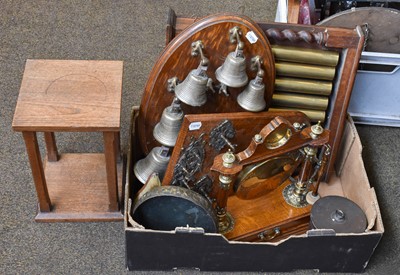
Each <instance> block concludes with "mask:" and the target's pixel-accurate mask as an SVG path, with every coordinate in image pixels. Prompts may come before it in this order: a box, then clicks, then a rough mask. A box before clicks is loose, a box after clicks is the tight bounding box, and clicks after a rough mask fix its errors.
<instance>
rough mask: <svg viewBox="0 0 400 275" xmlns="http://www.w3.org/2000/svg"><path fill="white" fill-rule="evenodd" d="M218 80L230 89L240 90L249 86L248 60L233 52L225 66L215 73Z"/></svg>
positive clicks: (227, 58) (226, 60)
mask: <svg viewBox="0 0 400 275" xmlns="http://www.w3.org/2000/svg"><path fill="white" fill-rule="evenodd" d="M215 77H216V78H217V80H218V81H219V82H220V83H221V84H224V85H226V86H228V87H233V88H239V87H243V86H244V85H246V84H247V81H248V77H247V74H246V59H245V58H244V56H243V55H236V53H235V52H231V53H229V54H228V56H227V57H226V59H225V62H224V64H222V66H221V67H219V68H218V69H217V70H216V71H215Z"/></svg>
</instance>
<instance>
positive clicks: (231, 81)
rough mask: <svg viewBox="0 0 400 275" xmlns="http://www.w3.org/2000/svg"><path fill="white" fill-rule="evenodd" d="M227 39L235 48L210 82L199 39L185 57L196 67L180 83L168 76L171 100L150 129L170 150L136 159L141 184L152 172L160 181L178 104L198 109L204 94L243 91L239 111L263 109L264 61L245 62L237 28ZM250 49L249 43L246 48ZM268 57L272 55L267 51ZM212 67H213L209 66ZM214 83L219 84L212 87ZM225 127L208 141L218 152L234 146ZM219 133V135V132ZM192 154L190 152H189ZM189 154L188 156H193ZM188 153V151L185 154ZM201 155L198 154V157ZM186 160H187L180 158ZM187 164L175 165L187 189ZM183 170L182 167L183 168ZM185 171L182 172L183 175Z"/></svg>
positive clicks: (173, 139) (172, 139)
mask: <svg viewBox="0 0 400 275" xmlns="http://www.w3.org/2000/svg"><path fill="white" fill-rule="evenodd" d="M226 38H227V39H229V41H230V43H232V44H236V49H235V50H234V51H233V52H230V53H229V54H228V56H227V57H226V59H225V61H224V63H223V64H222V65H221V66H219V67H218V68H217V69H216V70H215V78H216V81H214V80H213V79H212V78H211V77H209V76H208V74H209V73H210V72H208V71H209V67H210V62H211V61H210V59H209V58H208V57H207V56H206V55H207V52H206V49H207V45H205V44H204V43H203V41H201V40H196V41H194V42H192V43H191V46H190V48H188V49H187V50H188V52H190V56H191V57H189V58H199V63H198V66H197V68H195V69H192V70H191V71H190V72H189V73H188V74H187V76H186V77H185V79H184V80H183V81H180V80H179V78H178V77H177V76H174V75H171V76H170V77H169V79H168V80H167V81H166V83H165V92H169V93H173V94H174V97H173V100H172V103H171V105H170V106H167V107H166V108H165V109H164V110H163V112H162V115H161V118H160V120H159V122H158V123H157V124H156V125H155V127H154V130H153V137H154V139H155V140H156V141H157V143H159V144H161V145H162V146H164V147H165V148H169V149H170V150H169V151H167V152H166V153H165V150H164V151H163V152H164V153H163V154H162V155H161V154H160V150H159V149H154V148H159V147H154V148H153V149H152V150H151V151H150V153H149V154H148V156H147V157H145V158H143V159H141V160H139V161H138V162H137V163H136V165H135V167H134V171H135V175H136V177H137V179H138V180H139V181H140V182H141V183H143V184H144V183H145V182H146V180H147V179H148V177H149V176H150V175H151V173H153V172H156V173H158V175H159V176H160V178H161V179H162V177H163V174H164V172H165V170H166V165H164V164H165V163H166V162H168V160H169V159H168V160H167V158H169V155H170V154H171V152H172V149H173V147H174V146H175V143H176V140H177V138H178V134H179V130H180V128H181V124H182V122H183V118H184V115H185V112H184V111H183V109H182V105H187V106H192V107H195V108H199V107H201V106H203V105H205V104H206V102H207V98H208V95H207V92H208V90H211V91H213V92H214V93H215V91H216V90H219V93H220V94H223V95H224V96H229V95H230V92H229V89H230V88H243V91H242V92H241V93H240V94H239V95H238V96H237V99H236V101H237V104H238V105H240V106H241V107H242V108H243V110H247V111H251V112H259V111H262V110H264V109H265V108H266V107H267V103H266V101H265V99H264V92H265V85H264V83H263V81H264V80H263V79H264V74H265V72H264V69H263V67H264V65H263V64H264V61H263V59H262V58H261V56H259V55H256V56H252V57H251V59H250V60H249V62H248V61H247V58H246V56H245V55H244V51H245V45H247V44H245V43H244V42H243V41H242V40H243V30H242V29H241V27H239V26H234V27H233V28H231V29H229V31H227V37H226ZM248 47H251V44H250V46H248ZM271 56H272V52H271ZM247 63H250V66H249V67H250V68H247ZM212 65H214V67H216V64H212ZM248 70H249V71H255V72H256V76H255V78H254V79H252V80H251V81H250V83H249V85H247V84H248V82H249V77H248V75H247V71H248ZM214 82H219V83H216V84H215V85H214ZM228 128H229V127H228V125H222V126H221V128H220V129H217V130H216V131H215V133H213V136H212V138H211V139H210V144H211V145H212V146H214V147H215V148H217V150H221V149H222V148H223V147H224V146H225V145H226V144H227V145H229V146H230V147H231V149H234V145H233V144H230V143H229V141H228V138H230V136H232V135H234V131H233V132H232V131H228V130H229V129H228ZM222 130H223V131H224V132H223V133H220V132H221V131H222ZM193 152H194V151H193ZM193 152H191V153H193ZM188 153H190V152H188ZM200 155H201V154H199V157H200ZM184 161H187V157H186V158H184ZM188 165H189V166H190V165H191V164H183V162H182V161H181V162H179V163H178V164H177V166H176V169H177V171H178V170H179V171H178V172H176V174H178V175H180V176H179V177H180V181H181V183H180V185H181V186H187V185H188V183H186V181H188V180H183V178H182V175H184V174H185V177H184V178H188V179H190V177H191V176H190V173H189V172H187V169H186V168H187V167H186V166H188ZM185 167H186V168H185ZM184 171H186V172H184Z"/></svg>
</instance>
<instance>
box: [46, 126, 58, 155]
mask: <svg viewBox="0 0 400 275" xmlns="http://www.w3.org/2000/svg"><path fill="white" fill-rule="evenodd" d="M44 141H45V143H46V150H47V159H48V160H49V161H58V160H59V155H58V152H57V145H56V138H55V136H54V132H44Z"/></svg>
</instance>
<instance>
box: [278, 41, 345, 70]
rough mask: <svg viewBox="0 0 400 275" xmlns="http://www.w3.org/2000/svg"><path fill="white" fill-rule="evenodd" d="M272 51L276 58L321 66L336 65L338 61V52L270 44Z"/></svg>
mask: <svg viewBox="0 0 400 275" xmlns="http://www.w3.org/2000/svg"><path fill="white" fill-rule="evenodd" d="M271 47H272V52H273V54H274V56H275V59H276V60H279V61H289V62H298V63H303V64H314V65H323V66H333V67H334V66H336V65H337V63H338V61H339V52H335V51H324V50H316V49H305V48H297V47H286V46H278V45H272V46H271Z"/></svg>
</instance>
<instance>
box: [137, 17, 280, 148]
mask: <svg viewBox="0 0 400 275" xmlns="http://www.w3.org/2000/svg"><path fill="white" fill-rule="evenodd" d="M234 26H239V27H240V29H241V31H242V36H241V41H243V42H244V56H245V57H246V61H247V75H248V76H249V80H251V79H253V78H255V76H256V72H255V71H251V70H250V60H251V58H252V57H254V56H256V55H259V56H261V57H262V59H263V66H262V68H263V69H264V71H265V76H264V84H265V94H264V98H265V101H266V102H267V108H268V107H269V106H270V102H271V99H272V93H273V89H274V82H275V66H274V64H275V63H274V57H273V54H272V50H271V46H270V44H269V42H268V40H267V38H266V37H265V34H264V32H263V31H262V30H261V29H260V27H259V26H258V25H257V24H256V23H255V22H253V21H252V20H250V19H249V18H247V17H243V16H237V15H233V14H219V15H213V16H210V17H206V18H204V19H202V20H199V21H197V22H195V23H194V24H192V25H191V26H190V27H188V28H187V29H186V30H184V31H182V32H181V33H180V35H178V36H177V37H175V39H174V40H172V41H171V43H169V45H168V46H167V47H166V48H165V50H164V51H163V53H162V54H161V57H160V58H159V59H158V61H157V63H156V64H155V65H154V67H153V69H152V71H151V73H150V76H149V78H148V81H147V84H146V87H145V90H144V93H143V97H142V102H141V105H140V113H139V117H138V129H139V133H138V134H139V141H140V145H141V147H142V150H143V152H144V153H146V154H147V153H148V152H149V151H150V150H151V148H153V147H155V146H157V145H158V143H157V141H156V140H155V139H154V137H153V129H154V127H155V125H156V124H157V123H158V122H159V120H160V118H161V114H162V112H163V110H164V108H165V107H167V106H169V105H170V104H171V102H172V100H173V98H174V93H170V92H168V91H167V81H168V79H170V78H172V77H174V76H176V77H178V78H179V80H180V81H183V80H184V79H185V78H186V76H187V75H188V74H189V72H190V71H191V70H193V69H196V68H197V67H198V65H199V62H200V58H199V57H192V56H191V50H192V48H191V44H192V42H195V41H197V40H201V41H202V42H203V44H204V53H205V55H206V57H207V58H209V60H210V62H209V66H208V70H207V75H208V76H209V77H210V78H212V79H213V81H214V84H216V83H218V81H217V80H216V78H215V70H216V69H217V68H218V67H219V66H221V65H222V64H223V62H224V60H225V58H226V56H227V55H228V54H229V53H230V52H233V51H235V49H236V45H237V44H236V43H233V44H231V43H230V42H229V30H230V29H231V28H233V27H234ZM250 31H252V32H254V34H255V35H256V36H257V38H258V40H257V42H255V43H254V44H251V43H250V42H249V41H248V39H247V38H246V37H245V36H246V34H247V33H248V32H250ZM243 89H244V87H243V88H236V89H234V88H229V93H230V96H228V97H226V96H224V95H222V94H213V93H212V92H211V91H208V92H207V102H206V104H205V105H203V106H201V107H192V106H189V105H186V104H184V103H182V104H181V106H182V110H183V112H184V113H185V114H199V113H227V112H241V111H245V110H244V109H243V108H242V107H240V105H239V104H238V103H237V101H236V98H237V96H238V94H239V93H240V92H241V91H242V90H243Z"/></svg>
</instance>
